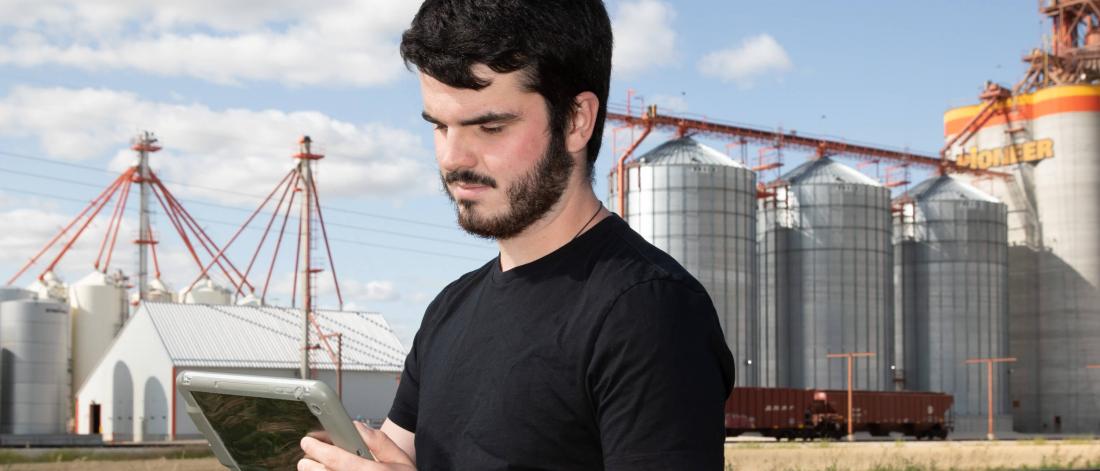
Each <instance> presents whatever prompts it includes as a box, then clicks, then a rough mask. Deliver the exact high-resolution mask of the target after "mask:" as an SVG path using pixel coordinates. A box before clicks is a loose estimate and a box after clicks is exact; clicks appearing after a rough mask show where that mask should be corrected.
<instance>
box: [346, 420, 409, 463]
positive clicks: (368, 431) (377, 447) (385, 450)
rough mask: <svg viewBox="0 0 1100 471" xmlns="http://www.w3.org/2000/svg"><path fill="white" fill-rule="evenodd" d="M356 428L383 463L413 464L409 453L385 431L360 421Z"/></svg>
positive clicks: (376, 457)
mask: <svg viewBox="0 0 1100 471" xmlns="http://www.w3.org/2000/svg"><path fill="white" fill-rule="evenodd" d="M355 428H357V429H359V435H361V436H362V437H363V441H364V442H366V444H367V448H369V449H370V452H371V454H373V455H374V459H376V460H378V461H379V462H382V463H393V464H406V465H409V466H413V461H412V458H409V455H406V454H405V450H402V449H401V447H399V446H397V444H396V443H394V442H393V440H390V436H389V435H386V433H385V432H383V431H381V430H376V429H373V428H370V427H368V426H366V425H363V424H362V423H360V422H355Z"/></svg>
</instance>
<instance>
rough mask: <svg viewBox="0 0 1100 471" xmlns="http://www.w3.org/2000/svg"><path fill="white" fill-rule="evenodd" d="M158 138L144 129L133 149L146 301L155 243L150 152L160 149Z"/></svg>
mask: <svg viewBox="0 0 1100 471" xmlns="http://www.w3.org/2000/svg"><path fill="white" fill-rule="evenodd" d="M156 144H157V138H156V137H154V136H153V133H151V132H149V131H144V132H142V133H141V135H139V136H138V137H137V139H136V140H135V141H134V145H133V146H132V147H131V149H133V150H135V151H137V153H138V164H137V167H138V169H137V172H136V174H135V175H134V177H133V181H134V182H135V183H137V184H138V185H139V186H140V187H141V208H140V212H139V220H140V223H139V226H138V238H137V240H135V241H134V243H135V244H137V246H138V299H140V300H141V301H145V299H146V297H147V296H148V295H149V249H148V247H147V246H148V245H151V244H155V243H156V241H155V240H153V230H152V229H151V228H150V225H149V203H150V201H149V188H150V185H151V184H152V182H151V181H150V179H151V178H152V175H153V173H152V172H151V171H150V170H149V154H150V153H153V152H156V151H158V150H160V146H157V145H156Z"/></svg>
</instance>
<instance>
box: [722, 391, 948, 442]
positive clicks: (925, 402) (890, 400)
mask: <svg viewBox="0 0 1100 471" xmlns="http://www.w3.org/2000/svg"><path fill="white" fill-rule="evenodd" d="M852 402H853V403H854V407H853V409H852V430H853V431H854V432H868V433H870V434H871V435H873V436H887V435H889V434H890V433H892V432H896V433H901V434H904V435H908V436H912V437H916V438H917V439H922V438H929V439H931V438H940V439H946V438H947V435H948V434H949V433H950V432H951V431H952V424H951V415H950V414H951V405H952V404H953V403H954V398H953V397H952V396H951V395H949V394H943V393H933V392H908V391H852ZM847 414H848V393H847V391H843V390H839V391H838V390H823V389H792V388H736V389H734V391H733V393H732V394H730V397H729V399H728V400H727V401H726V435H727V436H737V435H741V434H742V433H748V432H756V433H759V434H761V435H763V436H765V437H774V438H775V439H776V440H782V439H784V438H786V439H789V440H794V439H796V438H801V439H803V440H813V439H819V438H831V439H839V438H841V437H843V436H844V435H845V434H846V433H847V430H848V422H847Z"/></svg>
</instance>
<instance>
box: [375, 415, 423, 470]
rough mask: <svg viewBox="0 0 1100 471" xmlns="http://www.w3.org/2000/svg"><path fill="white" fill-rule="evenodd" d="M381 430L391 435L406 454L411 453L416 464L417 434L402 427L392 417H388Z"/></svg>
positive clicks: (410, 455)
mask: <svg viewBox="0 0 1100 471" xmlns="http://www.w3.org/2000/svg"><path fill="white" fill-rule="evenodd" d="M381 430H382V432H383V433H385V434H386V436H388V437H390V440H393V442H394V443H396V444H397V446H398V447H399V448H401V450H402V451H404V452H405V454H406V455H409V458H412V462H413V464H416V443H415V440H414V439H415V438H416V434H414V433H412V432H410V431H408V430H405V429H403V428H401V426H400V425H397V424H395V423H393V422H392V421H390V419H386V421H385V422H383V423H382V429H381Z"/></svg>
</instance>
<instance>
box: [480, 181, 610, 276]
mask: <svg viewBox="0 0 1100 471" xmlns="http://www.w3.org/2000/svg"><path fill="white" fill-rule="evenodd" d="M573 183H574V184H572V185H570V188H569V189H567V190H566V191H565V192H564V193H562V195H561V199H560V200H559V201H558V203H557V204H556V205H554V207H553V208H551V209H550V211H548V212H547V213H546V215H545V216H543V217H542V219H539V220H538V221H535V223H534V224H531V226H530V227H528V228H527V229H524V231H523V232H521V233H519V234H518V235H516V236H515V237H512V238H509V239H503V240H500V241H498V242H497V245H498V246H499V247H500V270H501V271H508V270H511V269H513V268H515V267H518V266H520V265H525V264H527V263H531V262H533V261H535V260H538V259H540V258H542V257H544V256H546V255H548V254H550V253H551V252H553V251H555V250H557V249H559V248H561V247H562V246H563V245H565V244H568V243H569V242H570V241H571V240H573V238H574V237H576V236H578V235H579V233H581V232H585V231H588V230H589V229H592V227H593V226H595V225H596V224H597V223H598V222H600V220H602V219H603V218H605V217H607V216H608V215H609V214H610V213H609V212H608V211H607V210H606V209H603V206H602V205H601V203H600V200H599V198H596V194H595V193H594V192H593V191H592V185H589V184H588V182H587V181H581V182H576V181H574V182H573ZM578 183H579V184H578ZM597 211H598V212H597ZM593 215H595V216H594V217H593ZM586 223H587V225H586ZM582 228H583V229H582Z"/></svg>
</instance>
